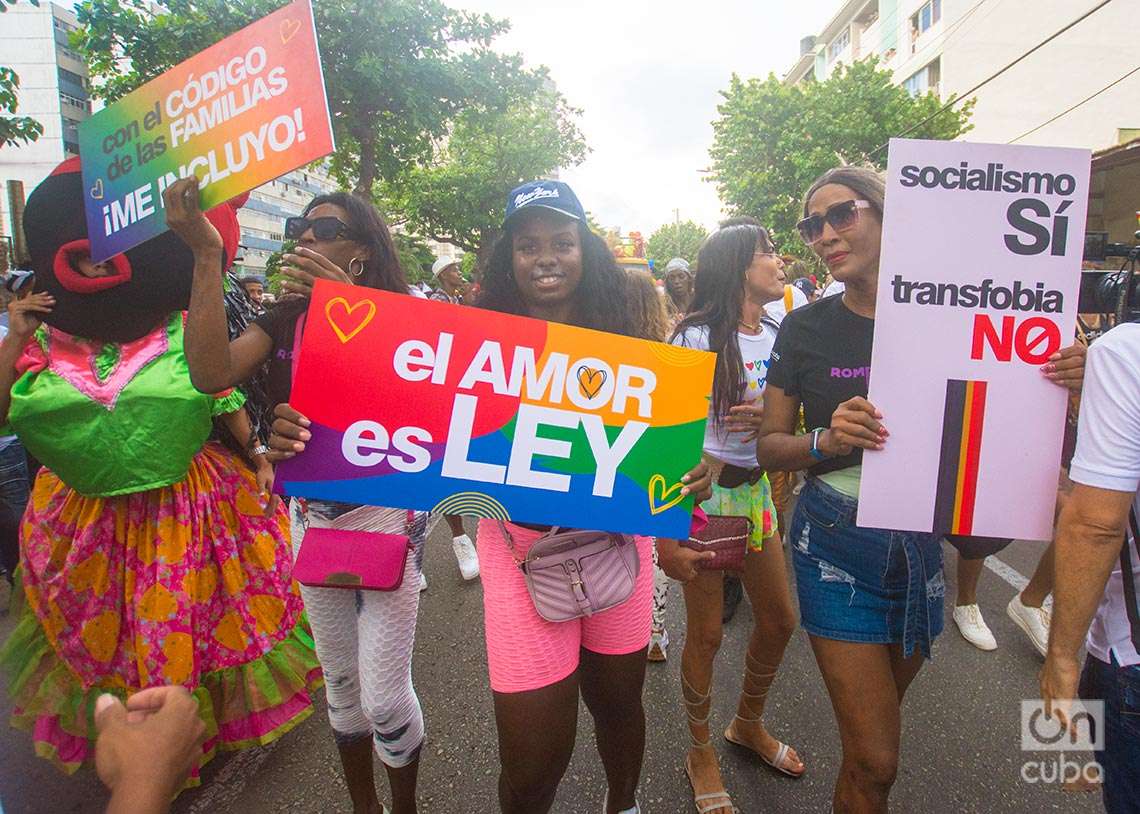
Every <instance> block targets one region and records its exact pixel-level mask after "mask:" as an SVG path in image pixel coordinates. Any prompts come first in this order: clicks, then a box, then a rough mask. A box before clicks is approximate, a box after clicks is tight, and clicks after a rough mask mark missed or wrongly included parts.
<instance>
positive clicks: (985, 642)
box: [954, 605, 997, 650]
mask: <svg viewBox="0 0 1140 814" xmlns="http://www.w3.org/2000/svg"><path fill="white" fill-rule="evenodd" d="M954 624H956V625H957V626H958V632H959V633H961V634H962V638H963V639H965V640H966V641H968V642H969V643H970V644H972V645H973V646H974V647H976V648H978V649H979V650H997V640H996V639H994V634H993V633H992V632H991V631H990V628H989V626H988V625H987V624H986V620H985V619H983V618H982V609H981V608H979V607H978V606H977V605H955V606H954Z"/></svg>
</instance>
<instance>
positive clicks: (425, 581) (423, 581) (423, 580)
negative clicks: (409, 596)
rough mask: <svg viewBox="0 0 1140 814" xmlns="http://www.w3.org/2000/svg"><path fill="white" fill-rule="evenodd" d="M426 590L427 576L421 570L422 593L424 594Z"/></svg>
mask: <svg viewBox="0 0 1140 814" xmlns="http://www.w3.org/2000/svg"><path fill="white" fill-rule="evenodd" d="M426 590H427V577H425V576H424V572H423V571H420V593H421V594H422V593H423V592H424V591H426Z"/></svg>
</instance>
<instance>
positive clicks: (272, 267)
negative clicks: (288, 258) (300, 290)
mask: <svg viewBox="0 0 1140 814" xmlns="http://www.w3.org/2000/svg"><path fill="white" fill-rule="evenodd" d="M296 248H297V241H295V240H286V241H285V242H284V243H282V244H281V248H280V249H278V250H277V251H275V252H274V253H273V254H271V255H269V257H268V258H266V260H265V281H266V283H267V284H268V286H269V292H270V293H271V294H273V296H275V297H279V296H281V259H282V258H283V257H284V256H285V255H287V254H291V253H292V252H293V251H294V250H295V249H296Z"/></svg>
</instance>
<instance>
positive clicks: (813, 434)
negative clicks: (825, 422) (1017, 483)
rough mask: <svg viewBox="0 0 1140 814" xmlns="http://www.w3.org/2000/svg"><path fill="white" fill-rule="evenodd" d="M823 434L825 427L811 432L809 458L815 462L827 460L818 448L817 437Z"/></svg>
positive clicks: (825, 430)
mask: <svg viewBox="0 0 1140 814" xmlns="http://www.w3.org/2000/svg"><path fill="white" fill-rule="evenodd" d="M825 432H827V428H826V427H816V428H815V429H814V430H812V431H811V457H813V458H815V459H816V460H817V461H824V460H827V456H826V455H825V454H824V453H823V450H822V449H820V448H819V436H820V434H821V433H825Z"/></svg>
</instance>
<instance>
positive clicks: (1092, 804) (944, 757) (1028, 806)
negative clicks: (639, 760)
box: [0, 523, 1101, 814]
mask: <svg viewBox="0 0 1140 814" xmlns="http://www.w3.org/2000/svg"><path fill="white" fill-rule="evenodd" d="M429 545H430V550H429V554H428V563H427V574H428V578H429V581H430V586H431V587H430V590H429V591H428V592H427V594H425V595H424V597H423V604H422V605H421V614H420V623H419V631H418V641H417V648H416V662H415V676H416V687H417V690H418V692H419V694H420V698H421V699H422V701H423V704H424V708H425V712H426V715H427V722H428V742H427V745H426V747H425V751H424V760H423V764H422V769H421V773H420V778H421V784H420V785H421V792H420V801H421V811H423V812H427V814H470V812H492V811H494V810H496V807H495V804H494V794H495V778H496V773H497V770H496V766H497V761H496V747H495V726H494V720H493V717H492V714H491V704H490V693H489V689H488V685H487V679H486V665H485V657H484V652H483V644H482V621H481V617H482V604H481V598H480V589H479V587H478V585H464V584H463V583H462V582H461V580H460V578H459V574H458V571H457V569H456V567H455V561H454V558H453V557H452V554H451V549H450V545H448V540H447V539H446V530H445V527H444V524H442V523H441V524H439V527H438V528H437V530H436V533H435V535H434V536H433V538H432V540H431V542H430V544H429ZM1039 551H1040V547H1039V546H1038V545H1036V544H1029V543H1018V544H1016V545H1014V546H1011V547H1010V548H1009V549H1007V550H1006V551H1005V552H1003V553H1002V554H1001V561H1002V563H1004V565H1005V566H1008V568H1006V569H1002V570H1004V571H1005V572H1006V575H1007V576H1009V577H1010V578H1013V579H1016V574H1022V575H1028V574H1030V573H1032V569H1033V566H1034V565H1035V563H1036V556H1037V553H1038V552H1039ZM998 567H999V568H1000V566H998ZM947 581H948V584H949V586H950V587H949V591H950V592H951V593H950V595H949V596H952V592H953V586H954V575H953V568H951V569H950V573H948V575H947ZM1013 591H1014V588H1013V587H1012V586H1011V585H1010V584H1008V583H1007V582H1006V581H1004V580H1003V579H1002V578H1001V577H999V576H998V575H997V574H995V573H994V572H993V571H992V570H987V571H986V572H985V574H984V575H983V577H982V582H981V587H980V589H979V597H980V602H981V605H982V609H983V611H984V612H985V614H986V618H987V621H988V622H989V624H990V626H991V628H992V629H993V631H994V634H995V636H996V637H997V640H998V645H999V649H998V650H997V651H996V652H993V653H983V652H981V651H978V650H976V649H975V648H974V647H972V646H971V645H969V644H967V643H966V642H965V641H964V640H963V639H962V638H961V637H960V636H959V634H958V632H957V628H955V627H954V626H953V622H952V621H950V618H949V609H950V605H951V602H952V600H951V601H948V602H947V620H946V631H945V633H944V634H943V635H942V636H941V637H940V638H939V639H938V642H937V645H936V648H935V658H934V661H933V663H932V664H930V665H928V666H927V667H926V668H925V669H924V671H923V673H922V674H920V675H919V677H918V679H917V680H916V682H915V683H914V685H913V686H912V688H911V690H910V693H909V695H908V697H907V703H906V708H905V710H904V733H903V749H904V757H903V762H902V767H901V770H900V773H899V778H898V782H897V784H896V786H895V791H894V793H893V795H892V803H893V806H892V808H893V810H895V811H905V812H909V811H935V812H943V811H945V812H958V811H987V812H1014V811H1017V812H1021V811H1027V812H1028V811H1031V812H1041V811H1064V812H1094V811H1099V810H1101V809H1100V803H1099V794H1090V793H1080V792H1065V791H1062V790H1060V788H1059V787H1058V786H1055V785H1053V786H1034V785H1030V784H1027V783H1025V782H1023V781H1022V780H1021V779H1020V771H1021V767H1022V764H1023V762H1024V761H1025V760H1026V759H1027V758H1030V757H1032V758H1037V759H1040V758H1041V757H1044V756H1045V755H1044V753H1034V754H1028V753H1022V752H1021V751H1020V736H1019V721H1020V700H1021V699H1022V698H1027V697H1031V696H1032V695H1033V694H1034V693H1035V688H1036V674H1037V670H1038V668H1039V667H1040V663H1041V661H1040V658H1039V657H1038V655H1037V653H1036V651H1034V650H1033V649H1032V646H1031V645H1030V644H1029V642H1028V640H1027V639H1025V637H1024V636H1023V635H1022V633H1021V632H1020V631H1019V630H1018V629H1017V628H1015V627H1014V625H1013V623H1012V622H1011V621H1010V620H1009V619H1008V617H1007V616H1006V615H1005V605H1006V603H1007V602H1008V601H1009V599H1010V597H1011V596H1012V595H1013ZM682 611H683V607H682V599H681V594H680V591H679V590H676V591H675V592H674V593H673V594H672V595H671V597H670V607H669V623H670V629H671V631H672V635H673V637H674V641H673V645H672V648H671V650H670V657H669V661H668V662H667V663H666V664H664V665H650V666H649V673H648V678H647V682H646V688H645V695H646V706H647V709H648V717H649V741H648V747H647V753H646V760H645V770H644V773H643V779H642V785H641V802H642V808H643V810H644V811H646V812H647V814H651V813H657V812H667V813H668V814H673V813H674V812H677V813H678V814H680V813H681V812H689V811H692V810H693V807H692V797H691V792H690V791H689V786H688V782H687V781H686V778H685V775H684V771H683V769H682V765H681V761H682V759H683V755H684V746H685V744H686V743H687V735H686V730H685V724H684V714H683V712H682V710H681V707H680V703H679V700H678V699H679V697H680V690H679V686H680V685H679V677H678V670H679V663H680V654H681V640H682V638H683V633H682V622H681V620H682V615H683V614H682ZM11 627H12V621H11V619H9V618H4V617H0V635H6V634H7V632H8V631H9V630H10V629H11ZM748 632H749V626H748V613H747V608H746V606H743V607H742V608H741V613H740V614H738V616H737V618H736V619H735V620H734V621H733V622H732V623H731V624H730V625H729V626H728V628H727V630H726V635H725V640H724V647H723V650H722V653H721V657H720V659H719V661H718V663H717V681H718V684H717V686H718V688H719V692H718V693H717V697H716V713H715V715H714V718H713V721H714V723H715V724H716V725H718V726H719V727H720V728H723V727H724V726H725V725H726V724H727V723H728V721H729V718H730V716H731V715H732V710H733V707H734V705H735V692H736V691H737V690H738V689H739V681H740V679H739V675H740V673H741V669H742V662H743V657H744V647H745V642H746V640H747V635H748ZM0 714H2V715H3V716H4V718H5V719H6V718H7V714H8V705H7V699H6V698H2V697H0ZM767 721H768V726H769V728H770V729H771V731H772V732H773V733H774V734H776V735H777V736H779V737H781V738H782V739H785V740H789V741H790V742H791V743H792V744H793V745H795V747H796V748H797V749H798V750H799V753H800V754H801V755H802V756H803V758H804V760H805V762H806V763H807V764H808V771H807V774H806V776H805V777H804V778H803V779H801V780H799V781H793V780H790V779H787V778H783V777H779V776H776V775H775V774H773V773H772V772H770V771H769V770H768V769H767V768H765V767H762V766H758V765H757V764H756V762H755V761H752V760H749V759H747V758H746V757H744V756H741V755H740V754H738V753H736V752H728V751H724V752H723V757H722V766H723V768H724V773H725V778H726V782H727V784H728V788H729V790H730V791H731V792H732V793H733V795H734V798H735V801H736V803H737V805H738V806H739V807H740V810H741V811H742V812H760V811H792V812H798V811H804V812H821V811H826V810H827V809H828V805H829V800H830V793H831V787H832V782H833V780H834V777H835V772H836V768H837V765H838V758H839V739H838V735H837V732H836V730H835V725H834V720H833V717H832V712H831V708H830V705H829V703H828V700H827V695H826V693H825V691H824V687H823V683H822V681H821V679H820V676H819V672H818V670H817V669H816V666H815V662H814V660H813V659H812V656H811V651H810V648H809V646H808V641H807V637H806V635H805V634H803V633H802V632H799V633H797V634H796V635H795V637H794V638H793V640H792V643H791V645H790V647H789V650H788V654H787V658H786V659H785V662H784V665H783V667H782V669H781V671H780V675H779V678H778V679H777V681H776V684H775V686H774V688H773V691H772V696H771V701H770V704H769V712H768V716H767ZM714 731H716V730H715V727H714ZM1085 759H1087V758H1084V757H1082V762H1083V760H1085ZM604 789H605V784H604V779H603V776H602V772H601V766H600V763H599V762H598V759H597V756H596V753H595V752H594V749H593V744H592V731H591V728H590V724H589V719H588V716H587V715H586V713H585V710H584V709H583V711H582V720H581V726H580V728H579V740H578V747H577V749H576V751H575V754H574V760H573V762H572V763H571V766H570V769H569V771H568V772H567V775H566V778H565V780H564V781H563V785H562V791H561V794H560V796H559V798H558V802H557V804H556V806H555V811H556V812H559V814H563V813H565V814H597V812H598V811H599V810H600V808H601V805H602V802H601V801H602V799H603V795H604ZM105 799H106V797H105V794H104V793H103V791H102V789H101V787H100V786H99V784H98V782H97V780H96V779H95V778H94V775H93V773H91V772H83V773H80V774H79V775H78V776H76V777H72V778H64V777H62V776H60V775H58V774H56V773H55V771H54V770H53V769H51V768H50V767H49V766H48V765H47V764H46V763H45V762H44V761H41V760H37V759H36V758H35V757H34V756H33V755H32V751H31V748H30V745H29V740H28V738H27V736H25V735H24V734H23V733H18V732H14V731H13V730H11V729H9V728H7V727H4V728H3V729H2V730H0V800H2V802H3V809H4V811H5V812H6V813H7V814H27V813H28V812H35V813H36V814H40V813H41V812H50V813H51V814H86V813H87V812H91V813H92V814H94V813H95V812H101V811H102V807H103V805H104V803H105ZM174 811H175V812H178V814H206V812H241V814H279V813H280V812H321V813H322V814H324V812H330V813H331V812H349V811H350V807H349V805H348V797H347V794H346V792H345V790H344V787H343V784H342V781H341V779H340V775H339V766H338V762H337V758H336V752H335V749H334V747H333V742H332V738H331V736H330V734H329V730H328V728H327V724H326V721H325V715H324V711H323V704H322V705H321V706H320V707H319V708H318V711H317V713H316V714H315V715H314V716H313V717H312V718H311V719H310V720H309V721H308V722H307V723H305V724H304V725H303V726H302V727H300V728H299V729H298V730H297V731H295V732H293V733H291V734H289V735H288V736H286V737H285V739H284V740H283V741H279V742H278V743H277V744H274V745H273V746H271V747H269V748H266V749H260V750H256V751H248V752H243V753H240V754H238V755H227V756H224V757H222V758H220V759H218V760H215V761H214V762H213V763H212V764H211V765H210V766H209V768H208V770H207V772H206V775H205V782H204V784H203V787H202V788H201V789H198V790H194V791H190V792H187V793H185V794H183V795H182V796H181V797H180V798H179V799H178V801H177V803H176V805H175V807H174Z"/></svg>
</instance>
